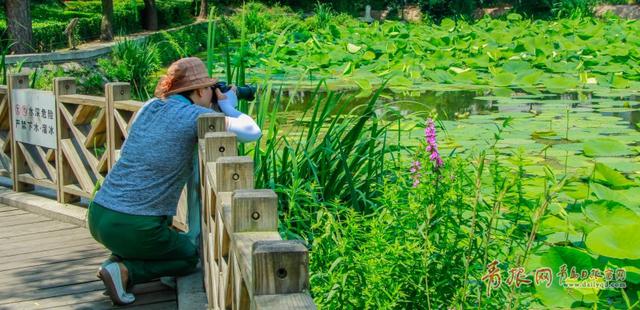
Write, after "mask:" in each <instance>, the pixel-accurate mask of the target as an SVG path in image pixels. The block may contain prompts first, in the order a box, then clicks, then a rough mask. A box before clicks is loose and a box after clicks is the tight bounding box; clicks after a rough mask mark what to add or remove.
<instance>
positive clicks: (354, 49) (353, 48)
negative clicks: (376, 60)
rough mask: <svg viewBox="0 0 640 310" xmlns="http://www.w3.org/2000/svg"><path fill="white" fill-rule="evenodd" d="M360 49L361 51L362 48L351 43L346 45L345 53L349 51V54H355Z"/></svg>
mask: <svg viewBox="0 0 640 310" xmlns="http://www.w3.org/2000/svg"><path fill="white" fill-rule="evenodd" d="M360 49H362V46H359V45H355V44H352V43H347V51H349V53H351V54H355V53H357V52H358V51H360Z"/></svg>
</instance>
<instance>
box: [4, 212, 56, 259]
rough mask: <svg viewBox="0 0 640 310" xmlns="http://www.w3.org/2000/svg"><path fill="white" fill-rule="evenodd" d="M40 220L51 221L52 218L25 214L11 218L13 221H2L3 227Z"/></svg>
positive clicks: (33, 222) (38, 221)
mask: <svg viewBox="0 0 640 310" xmlns="http://www.w3.org/2000/svg"><path fill="white" fill-rule="evenodd" d="M40 222H51V219H49V218H46V217H44V216H40V215H35V214H25V215H23V216H20V217H19V218H16V219H11V221H7V222H4V223H2V227H10V226H18V225H24V224H35V223H40ZM0 255H2V253H0Z"/></svg>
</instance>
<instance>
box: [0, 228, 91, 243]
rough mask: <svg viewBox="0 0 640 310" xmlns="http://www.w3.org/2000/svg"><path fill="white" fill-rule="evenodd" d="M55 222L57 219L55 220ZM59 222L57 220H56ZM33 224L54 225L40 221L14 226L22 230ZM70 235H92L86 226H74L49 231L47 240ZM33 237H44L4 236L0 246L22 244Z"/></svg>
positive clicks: (38, 237)
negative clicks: (62, 229)
mask: <svg viewBox="0 0 640 310" xmlns="http://www.w3.org/2000/svg"><path fill="white" fill-rule="evenodd" d="M54 222H55V221H54ZM56 223H57V222H56ZM32 226H42V227H52V226H53V223H38V224H37V225H29V224H27V225H19V226H17V227H16V226H14V229H15V230H20V229H23V228H25V227H32ZM70 236H76V237H82V238H88V237H89V236H90V234H89V233H88V232H87V230H86V228H84V227H77V226H76V227H73V228H68V229H65V230H64V231H61V230H56V231H51V232H49V233H47V236H46V237H47V240H49V239H51V238H57V237H70ZM32 239H41V240H42V239H43V238H42V236H32V235H20V236H15V235H13V236H10V237H7V238H3V239H0V246H5V245H8V244H11V243H14V242H15V243H18V245H20V244H19V243H23V242H25V241H29V240H32ZM38 249H42V250H46V247H43V248H38ZM38 249H36V250H38Z"/></svg>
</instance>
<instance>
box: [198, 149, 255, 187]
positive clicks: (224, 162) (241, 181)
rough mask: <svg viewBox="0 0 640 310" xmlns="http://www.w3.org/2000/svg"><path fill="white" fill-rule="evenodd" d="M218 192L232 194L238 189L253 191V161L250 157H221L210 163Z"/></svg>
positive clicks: (211, 174)
mask: <svg viewBox="0 0 640 310" xmlns="http://www.w3.org/2000/svg"><path fill="white" fill-rule="evenodd" d="M207 166H208V167H207V169H209V171H210V172H211V173H210V174H209V177H213V180H212V181H213V182H211V183H212V184H213V185H214V186H215V187H214V188H215V190H216V192H232V191H234V190H236V189H253V186H254V183H253V160H251V158H250V157H248V156H231V157H220V158H218V160H217V161H216V162H215V163H208V164H207Z"/></svg>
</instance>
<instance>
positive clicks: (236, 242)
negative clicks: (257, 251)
mask: <svg viewBox="0 0 640 310" xmlns="http://www.w3.org/2000/svg"><path fill="white" fill-rule="evenodd" d="M265 240H267V241H269V240H272V241H281V240H282V238H281V237H280V234H279V233H277V232H243V233H234V234H233V251H234V254H235V255H236V257H237V259H238V265H239V266H240V271H241V274H242V278H243V280H244V282H245V283H246V286H247V289H248V291H249V296H254V295H255V294H254V292H253V291H254V290H253V271H252V270H253V267H252V259H253V258H252V256H251V253H252V249H253V244H254V243H256V242H258V241H265Z"/></svg>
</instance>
